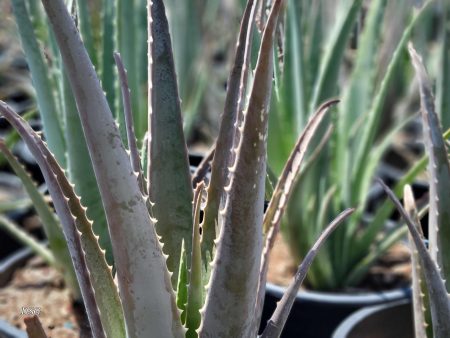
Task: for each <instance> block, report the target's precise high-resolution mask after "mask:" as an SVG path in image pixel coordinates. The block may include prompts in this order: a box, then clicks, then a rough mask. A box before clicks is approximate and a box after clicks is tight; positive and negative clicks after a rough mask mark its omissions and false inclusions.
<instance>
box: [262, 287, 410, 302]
mask: <svg viewBox="0 0 450 338" xmlns="http://www.w3.org/2000/svg"><path fill="white" fill-rule="evenodd" d="M286 290H287V288H286V287H283V286H279V285H275V284H272V283H266V292H269V293H271V294H273V295H274V296H275V297H278V298H280V299H281V297H282V296H283V294H284V292H285V291H286ZM410 298H411V287H404V288H398V289H394V290H387V291H372V292H370V291H367V292H358V293H339V292H321V291H310V290H301V291H299V292H298V293H297V296H296V301H301V302H322V303H332V304H341V305H352V306H354V305H358V304H361V305H364V306H368V305H375V304H380V303H391V302H394V301H397V300H402V299H403V300H405V299H410Z"/></svg>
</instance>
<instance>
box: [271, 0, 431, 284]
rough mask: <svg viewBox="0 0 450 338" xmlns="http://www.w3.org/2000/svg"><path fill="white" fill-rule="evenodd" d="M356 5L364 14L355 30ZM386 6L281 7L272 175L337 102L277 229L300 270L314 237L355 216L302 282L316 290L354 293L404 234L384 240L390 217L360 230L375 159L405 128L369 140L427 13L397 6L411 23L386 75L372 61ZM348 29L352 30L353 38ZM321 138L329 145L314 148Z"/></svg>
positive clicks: (356, 0) (396, 231)
mask: <svg viewBox="0 0 450 338" xmlns="http://www.w3.org/2000/svg"><path fill="white" fill-rule="evenodd" d="M328 5H329V6H335V7H337V9H335V12H336V13H337V15H336V20H335V22H334V24H332V25H331V24H330V23H329V20H328V19H327V16H326V15H327V14H326V11H327V10H328V9H329V7H328ZM363 6H365V8H364V10H365V13H366V15H365V19H364V21H363V24H362V23H361V20H360V16H361V14H360V13H361V11H362V9H363ZM389 6H394V4H393V3H390V2H389V1H383V0H377V1H371V2H370V3H368V4H367V5H365V2H363V1H359V0H353V1H346V2H341V3H339V4H328V3H327V2H324V1H317V2H315V3H309V2H307V1H290V2H288V7H289V9H288V11H287V15H286V19H285V20H286V22H285V25H284V35H283V37H284V40H283V42H284V43H282V44H281V47H280V49H281V51H282V53H280V54H281V55H280V58H282V62H280V63H279V64H280V65H281V66H279V67H277V68H276V86H275V93H276V94H277V95H276V97H275V100H274V102H273V105H272V108H273V110H274V112H273V114H271V117H270V123H269V125H270V128H269V141H268V142H269V146H268V154H269V155H268V158H269V166H270V168H271V169H273V171H274V172H275V173H277V174H278V173H279V171H280V170H281V168H282V163H283V161H284V160H285V158H286V157H287V152H288V151H289V150H288V149H289V148H290V147H291V145H292V144H293V142H294V140H295V138H296V135H298V133H299V132H300V131H301V130H302V129H303V128H304V125H305V123H306V121H307V120H308V117H309V116H310V114H311V113H312V112H313V107H315V106H316V105H317V103H318V102H320V101H322V100H324V99H328V98H330V97H332V96H333V95H340V96H341V97H342V103H341V104H340V105H339V106H338V107H337V111H336V113H335V114H334V115H331V116H330V117H329V118H328V120H330V121H332V122H334V125H335V128H334V130H333V132H332V133H331V134H329V133H327V132H326V128H325V127H323V128H321V130H320V131H319V133H318V136H317V137H316V139H315V140H314V141H313V142H314V143H313V144H314V148H315V150H314V152H313V151H311V152H310V153H309V154H308V160H307V164H306V165H305V167H304V169H302V173H301V174H300V179H299V180H298V183H297V187H296V189H295V192H294V194H293V196H292V199H291V201H290V203H289V205H288V208H287V212H286V217H285V219H284V223H283V224H284V226H283V227H282V230H283V234H284V237H285V239H286V241H287V243H288V244H289V246H290V248H291V252H292V253H293V256H294V258H296V260H297V261H301V259H302V258H303V257H305V255H306V253H307V252H308V248H309V247H310V246H311V243H312V241H313V240H314V238H315V237H316V236H317V234H318V233H320V232H321V231H322V230H323V228H324V226H326V224H328V222H329V221H330V219H332V217H333V216H334V215H336V214H337V213H338V211H339V210H340V209H341V208H343V207H345V206H350V205H351V206H356V208H357V209H356V212H355V213H354V214H353V215H352V217H350V218H349V219H348V221H347V226H346V227H345V228H344V227H343V228H341V229H339V230H338V231H337V232H336V233H335V234H333V236H332V238H331V239H330V240H329V241H328V242H327V244H326V245H325V248H324V250H323V251H322V252H321V254H319V256H318V259H317V260H316V261H315V263H314V264H313V265H312V267H311V271H310V273H309V274H308V278H307V283H308V286H309V287H310V288H311V289H314V290H339V289H345V288H346V287H355V286H357V285H358V283H360V282H361V280H362V279H363V278H364V277H365V276H366V274H367V272H368V271H369V268H370V267H371V265H373V264H374V262H376V260H377V259H378V258H379V257H380V256H381V255H382V254H383V253H384V252H386V250H388V249H389V247H390V246H392V245H393V244H394V243H396V241H397V240H398V239H400V238H401V237H402V236H404V235H405V229H404V228H402V229H399V228H393V229H391V230H389V231H385V229H384V225H385V221H386V220H387V219H388V217H389V215H390V214H389V213H386V212H383V213H381V211H380V214H379V215H378V214H377V215H375V218H374V220H373V221H372V222H369V223H368V224H366V223H365V222H364V221H363V217H362V216H363V212H364V210H365V206H366V204H367V201H368V198H369V190H370V187H371V185H372V181H373V177H374V175H375V172H376V170H377V167H378V164H379V163H380V160H381V158H382V155H383V154H384V151H385V150H386V149H387V147H388V146H389V145H390V144H391V142H392V139H393V136H394V135H395V133H396V132H398V131H399V130H400V129H401V128H402V127H403V126H404V125H405V124H406V122H407V121H405V122H402V123H400V124H397V125H395V126H394V127H392V128H391V130H390V131H389V132H388V133H386V134H385V135H383V136H382V137H380V138H377V133H380V132H381V131H382V129H381V127H380V121H381V119H382V114H383V107H384V106H385V103H386V97H387V94H388V91H389V89H390V88H391V87H392V83H393V81H394V80H395V78H396V74H398V73H399V71H400V70H403V69H402V68H400V67H402V66H403V65H402V57H403V54H404V50H405V47H406V43H407V41H408V40H409V39H410V37H411V34H412V31H413V28H414V27H415V26H417V25H418V22H420V20H421V19H422V18H423V17H424V15H425V14H426V13H427V9H426V8H425V7H426V6H425V7H424V8H421V9H420V10H416V9H413V6H412V5H411V6H407V5H406V4H404V5H403V8H402V11H403V12H404V13H401V15H404V16H406V17H407V18H409V21H408V22H407V24H406V25H405V26H404V27H403V28H402V29H403V32H402V36H401V38H400V40H399V41H398V42H396V47H395V50H394V52H393V53H392V55H390V60H389V63H388V66H387V68H386V69H385V70H384V68H383V67H382V66H381V65H380V64H379V63H378V62H379V60H378V59H379V57H380V56H379V51H381V50H383V42H384V41H385V40H386V39H384V37H385V36H384V35H383V26H384V25H386V22H385V18H386V12H388V11H389V8H390V7H389ZM398 15H400V14H398ZM324 22H326V23H324ZM330 25H331V28H330V27H329V26H330ZM355 27H357V28H359V29H360V30H358V32H357V33H355V35H356V37H354V38H353V39H351V37H352V32H354V29H355ZM389 34H390V33H389ZM350 40H351V41H356V49H355V50H351V51H349V48H348V44H349V41H350ZM312 41H314V43H312ZM346 60H350V64H351V68H350V70H347V68H346V67H345V66H344V64H346V62H345V61H346ZM402 74H403V72H402ZM342 78H344V80H341V79H342ZM324 138H329V139H330V142H329V143H326V142H325V143H324V142H322V139H324ZM318 149H321V151H320V153H319V150H318ZM410 179H411V175H410V176H409V180H410ZM380 233H383V235H382V236H380Z"/></svg>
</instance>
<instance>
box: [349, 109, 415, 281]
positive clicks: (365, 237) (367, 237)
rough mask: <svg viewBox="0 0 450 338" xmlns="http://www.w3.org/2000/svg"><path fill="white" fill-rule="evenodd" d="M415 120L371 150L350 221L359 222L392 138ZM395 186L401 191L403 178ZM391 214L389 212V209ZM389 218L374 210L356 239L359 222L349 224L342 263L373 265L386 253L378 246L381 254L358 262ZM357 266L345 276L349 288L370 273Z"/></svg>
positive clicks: (391, 131)
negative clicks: (369, 263)
mask: <svg viewBox="0 0 450 338" xmlns="http://www.w3.org/2000/svg"><path fill="white" fill-rule="evenodd" d="M416 116H417V115H416V114H414V115H412V116H411V117H409V118H407V119H405V120H404V121H402V122H401V123H398V124H397V125H396V126H395V127H393V128H392V130H390V131H388V133H387V134H386V135H385V136H384V137H383V139H382V141H381V143H379V144H377V145H375V146H373V148H372V150H371V154H370V155H369V159H368V162H367V164H366V172H365V174H364V176H363V177H361V179H362V181H360V182H359V183H357V184H359V196H358V197H356V200H358V201H360V203H359V207H358V208H357V210H356V212H355V213H354V215H353V218H354V219H355V220H359V219H361V216H362V213H363V212H364V207H365V205H366V201H367V198H368V196H369V190H370V187H371V184H372V181H373V177H374V175H375V173H376V170H377V168H378V164H379V163H380V161H381V158H382V156H383V154H384V153H385V151H386V149H387V148H388V147H389V146H390V145H391V144H392V141H393V139H394V137H395V136H396V135H397V134H398V132H399V131H400V130H402V129H403V128H404V127H405V126H406V125H407V124H408V123H409V122H411V121H412V120H413V119H414V117H416ZM414 177H415V176H414ZM404 178H407V175H405V177H404ZM412 179H413V178H408V180H409V181H412ZM398 184H399V186H400V185H401V187H400V188H397V189H396V192H397V191H398V190H399V189H400V190H401V189H402V188H403V186H404V184H405V183H404V182H403V178H402V179H401V180H400V181H399V183H398ZM390 210H392V208H391V209H390ZM389 215H390V213H380V210H377V212H376V214H375V217H374V220H373V221H372V222H370V223H369V224H367V228H366V229H365V231H364V233H363V234H361V236H355V235H356V232H357V231H356V229H357V227H358V225H359V221H356V222H351V223H350V224H349V226H348V229H346V232H347V236H348V238H351V243H352V244H351V245H349V246H347V247H345V248H344V250H345V255H346V256H345V259H346V260H347V261H355V260H361V263H362V262H363V261H365V262H368V261H369V260H370V261H374V260H375V259H376V257H379V256H381V255H382V254H383V252H385V251H386V250H388V249H389V247H390V245H386V243H383V244H381V246H380V248H379V249H381V248H383V250H378V249H377V250H376V252H371V253H369V255H368V256H366V258H362V259H361V257H362V256H363V255H364V254H365V253H367V248H368V247H369V246H370V245H371V244H372V243H374V241H376V238H377V236H378V235H379V233H380V231H382V230H383V227H384V226H385V222H386V220H387V219H388V217H389ZM396 236H397V235H395V236H393V237H396ZM398 236H401V235H400V234H398ZM385 238H387V237H385ZM391 239H393V238H392V237H391ZM388 242H389V243H391V245H393V244H394V243H395V242H394V241H390V240H389V241H388ZM350 249H351V250H350ZM358 265H359V266H357V267H356V268H355V269H353V271H352V272H350V273H348V272H346V274H347V275H348V276H351V278H350V277H349V278H348V279H347V280H348V281H350V280H352V281H353V282H352V284H349V285H355V283H358V279H359V278H363V277H364V273H363V270H366V271H367V270H368V269H369V265H367V266H366V267H364V266H363V264H358ZM357 270H358V272H357ZM356 276H357V277H356Z"/></svg>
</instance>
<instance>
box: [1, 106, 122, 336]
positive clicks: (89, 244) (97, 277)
mask: <svg viewBox="0 0 450 338" xmlns="http://www.w3.org/2000/svg"><path fill="white" fill-rule="evenodd" d="M0 109H1V110H2V114H4V116H5V117H6V118H7V119H8V121H9V122H10V123H11V124H12V125H13V126H14V128H16V129H17V131H18V132H19V133H20V134H21V136H22V138H23V139H24V141H25V142H26V144H27V145H28V147H29V148H30V150H31V151H32V152H33V155H34V156H35V157H36V161H37V162H38V164H39V166H40V168H41V170H42V171H43V174H44V177H45V179H46V182H47V184H48V186H49V191H50V193H51V195H52V197H53V202H54V204H55V207H56V210H57V212H58V215H59V216H60V219H61V222H62V224H63V228H64V234H65V236H66V241H67V238H71V237H68V232H69V234H71V232H72V231H73V229H72V227H76V230H75V232H74V234H76V239H77V241H76V243H78V241H80V243H79V244H76V245H77V246H78V245H80V246H81V247H80V248H77V250H82V251H80V254H81V257H82V259H80V258H79V259H80V261H81V262H83V261H84V260H85V262H84V263H83V264H86V268H87V271H89V276H88V277H87V278H88V281H87V282H85V283H90V278H92V280H93V284H92V286H91V287H90V288H93V291H94V292H95V299H94V300H93V301H94V303H96V305H95V312H96V311H97V306H98V309H99V311H100V317H101V319H102V324H103V328H104V329H105V332H106V334H107V336H108V337H117V338H119V337H123V335H124V332H125V324H124V320H123V313H122V309H121V305H120V300H119V295H118V292H117V288H116V285H115V283H114V281H113V278H112V274H111V268H110V267H109V266H108V265H107V263H106V261H105V255H104V252H103V251H102V250H101V249H100V247H99V246H98V241H97V237H96V236H95V235H94V233H93V232H92V222H91V221H89V220H88V218H87V217H86V214H85V208H84V207H83V206H82V205H81V203H80V200H79V197H78V196H77V195H76V194H75V192H74V190H73V186H72V185H71V184H70V183H69V181H68V180H67V178H66V177H65V175H64V172H63V170H62V169H61V167H60V166H59V165H58V163H57V161H56V160H55V158H54V157H53V156H52V154H51V153H50V152H49V150H48V149H47V147H46V146H45V144H44V143H43V141H42V140H41V139H40V138H39V136H38V135H37V134H36V133H35V132H34V131H33V130H32V129H31V128H30V127H29V126H28V125H26V124H25V123H24V121H23V120H21V119H20V118H19V117H17V116H15V115H14V113H13V112H12V111H11V110H9V109H8V108H7V107H3V106H0ZM60 200H61V201H60ZM71 236H75V235H71ZM67 243H68V244H69V251H70V252H71V254H72V260H73V257H74V256H73V255H74V253H73V252H72V251H71V246H70V244H72V243H71V242H69V241H67ZM83 253H84V255H83ZM85 257H86V258H85ZM73 263H74V267H75V269H76V272H77V276H78V281H79V283H80V284H81V282H80V276H79V275H78V273H79V271H78V270H77V266H76V261H73ZM84 270H86V269H85V268H83V272H82V274H84V273H85V272H84ZM83 278H86V277H83ZM80 286H81V285H80ZM81 291H82V293H83V289H82V290H81ZM88 291H89V293H90V292H91V291H90V289H89V290H88ZM85 292H86V291H85ZM92 297H93V296H92ZM83 299H84V301H85V302H86V299H85V294H83ZM92 311H94V310H92ZM100 329H101V328H100Z"/></svg>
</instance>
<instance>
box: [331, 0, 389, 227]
mask: <svg viewBox="0 0 450 338" xmlns="http://www.w3.org/2000/svg"><path fill="white" fill-rule="evenodd" d="M385 8H386V0H381V1H373V2H372V3H371V4H370V8H369V10H368V13H367V18H366V20H365V24H364V30H363V32H362V34H361V38H360V42H359V45H358V49H357V55H356V58H355V60H356V61H355V62H356V64H355V66H354V70H353V72H352V74H351V77H350V79H349V84H348V85H346V86H345V89H344V93H343V98H342V105H341V106H340V113H341V114H340V116H341V118H339V120H338V122H337V133H336V153H337V154H336V156H333V159H334V160H335V163H334V164H333V165H334V167H335V170H336V172H337V173H338V175H339V177H341V179H342V181H343V182H342V185H341V187H342V190H343V192H342V196H343V203H345V204H346V205H352V203H355V202H356V201H355V198H356V199H357V198H358V197H359V195H358V196H352V195H351V186H352V184H353V183H354V182H353V180H352V179H353V177H352V175H351V172H352V170H351V168H349V167H348V166H352V165H354V163H353V161H352V160H351V159H352V156H353V155H354V154H353V152H352V151H351V149H352V147H351V146H349V144H351V143H350V142H351V141H350V136H351V133H349V132H348V130H351V129H352V127H354V126H355V121H357V120H358V118H360V117H361V116H362V115H363V114H364V113H365V112H366V111H367V110H368V109H369V107H370V104H371V102H372V100H373V95H374V87H375V83H376V81H375V79H376V75H377V66H376V62H377V56H378V54H377V50H378V49H379V48H380V44H379V40H380V36H381V32H382V28H383V25H382V24H381V23H382V22H383V16H384V9H385ZM371 178H372V177H370V178H369V180H371ZM356 184H359V183H358V182H357V183H356ZM352 197H353V198H352ZM358 201H359V200H358ZM349 231H350V230H349Z"/></svg>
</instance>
